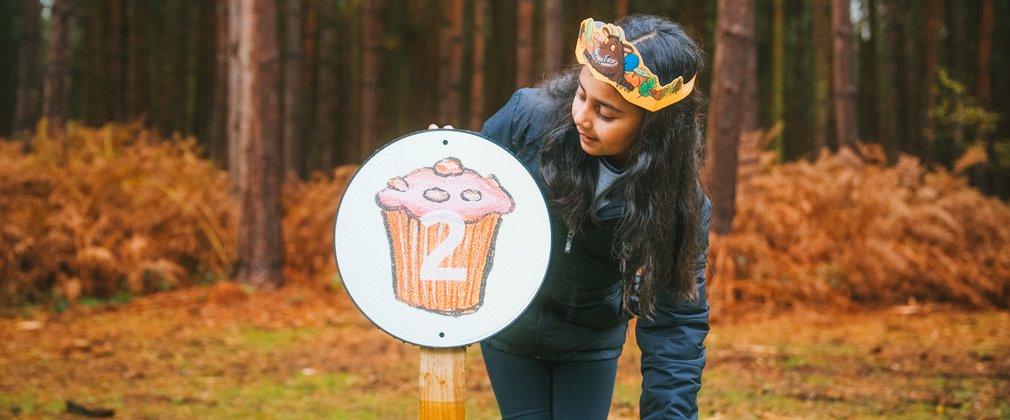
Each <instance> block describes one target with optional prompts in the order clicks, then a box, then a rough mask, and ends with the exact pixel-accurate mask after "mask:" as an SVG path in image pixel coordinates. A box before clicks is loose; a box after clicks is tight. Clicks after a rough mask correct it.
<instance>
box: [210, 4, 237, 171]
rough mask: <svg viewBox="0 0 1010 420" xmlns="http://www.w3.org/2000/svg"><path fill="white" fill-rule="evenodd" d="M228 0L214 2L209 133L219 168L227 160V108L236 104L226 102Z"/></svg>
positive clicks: (223, 166) (225, 165)
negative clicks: (212, 84) (212, 71)
mask: <svg viewBox="0 0 1010 420" xmlns="http://www.w3.org/2000/svg"><path fill="white" fill-rule="evenodd" d="M229 3H230V2H228V1H223V0H222V1H218V2H216V3H214V14H215V21H216V23H217V24H216V25H215V28H214V30H215V37H214V58H215V59H214V98H213V102H212V107H213V111H212V112H213V114H214V115H213V117H212V121H211V124H212V125H213V128H212V133H213V134H211V144H212V145H211V148H210V150H211V157H212V158H213V159H214V163H215V164H217V166H218V167H219V168H226V167H228V165H230V162H228V109H229V108H231V107H233V106H236V104H229V103H228V84H229V83H228V82H229V79H228V57H229V55H228V46H229V45H228V22H229V19H228V6H229Z"/></svg>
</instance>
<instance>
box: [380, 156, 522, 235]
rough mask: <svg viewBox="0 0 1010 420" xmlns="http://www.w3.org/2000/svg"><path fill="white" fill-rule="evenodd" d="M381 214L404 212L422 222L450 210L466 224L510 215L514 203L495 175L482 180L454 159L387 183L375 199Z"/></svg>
mask: <svg viewBox="0 0 1010 420" xmlns="http://www.w3.org/2000/svg"><path fill="white" fill-rule="evenodd" d="M375 198H376V201H378V203H379V206H380V207H382V209H383V210H387V211H395V210H404V211H406V212H407V213H409V214H410V215H411V216H414V217H416V218H421V217H423V216H424V215H426V214H428V212H430V211H432V210H440V209H444V210H452V211H455V212H456V213H459V215H460V216H462V217H463V220H464V221H466V222H474V221H477V220H480V219H482V218H484V217H485V216H487V215H489V214H493V213H498V214H505V213H510V212H512V209H513V208H514V206H515V202H514V201H512V196H511V195H509V193H508V191H505V189H504V188H502V186H501V184H499V183H498V179H497V178H495V177H494V175H491V176H488V177H484V176H481V175H480V174H479V173H477V172H475V171H474V170H472V169H467V168H464V167H463V164H462V163H461V162H460V161H459V159H456V158H454V157H447V158H445V159H442V160H440V161H438V162H435V164H434V165H433V166H432V167H426V168H420V169H415V170H414V171H412V172H411V173H409V174H407V176H404V177H395V178H392V179H390V180H389V182H388V183H387V184H386V188H385V189H383V190H382V191H379V193H378V194H377V195H376V196H375Z"/></svg>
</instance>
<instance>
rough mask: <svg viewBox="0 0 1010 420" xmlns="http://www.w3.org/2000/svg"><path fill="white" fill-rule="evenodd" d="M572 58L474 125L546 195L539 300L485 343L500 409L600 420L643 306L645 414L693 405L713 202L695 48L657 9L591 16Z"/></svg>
mask: <svg viewBox="0 0 1010 420" xmlns="http://www.w3.org/2000/svg"><path fill="white" fill-rule="evenodd" d="M576 58H577V59H578V61H579V63H580V64H578V65H574V66H573V67H571V68H569V69H568V70H566V71H564V72H562V73H561V74H559V75H557V76H556V77H554V78H552V79H550V80H547V81H546V82H544V83H543V84H542V86H541V87H539V88H532V89H530V88H527V89H520V90H519V91H517V92H516V93H515V94H514V95H513V96H512V99H511V100H509V102H508V103H507V104H506V105H505V106H504V107H503V108H502V109H501V110H499V111H498V112H497V113H496V114H495V115H494V116H492V117H491V118H490V119H489V120H488V121H487V122H486V123H485V124H484V127H483V129H482V130H481V132H482V134H484V135H485V136H488V137H490V138H492V139H494V140H495V141H496V142H498V143H500V144H501V145H503V146H505V147H507V148H508V149H510V150H512V151H513V153H515V154H516V156H517V157H518V158H519V159H520V160H521V161H522V162H523V164H524V165H526V167H527V168H528V169H529V170H530V172H531V173H532V174H533V175H534V177H535V178H537V181H538V182H539V183H540V186H541V188H542V189H543V190H544V191H545V193H546V194H547V196H548V197H550V206H549V207H550V209H551V213H552V218H553V220H552V222H553V230H554V231H553V237H554V249H553V250H552V254H551V268H550V270H549V273H548V275H547V278H546V280H545V281H544V284H543V286H542V288H541V290H540V292H539V294H538V296H537V298H536V299H535V300H534V302H533V303H532V304H531V305H530V307H529V308H528V309H527V310H526V312H525V313H524V314H523V315H522V316H521V317H520V318H519V319H518V320H517V321H516V322H515V323H513V324H512V325H511V326H509V327H508V328H506V329H505V330H504V331H502V332H501V333H499V334H497V335H495V336H493V337H491V338H489V339H487V340H485V341H484V342H482V343H481V351H482V353H483V355H484V361H485V364H486V366H487V370H488V375H489V376H490V379H491V385H492V388H493V389H494V393H495V397H496V398H497V400H498V405H499V408H500V409H501V414H502V417H504V418H506V419H513V418H523V419H550V418H555V419H604V418H606V417H607V414H608V411H609V409H610V400H611V397H612V395H613V389H614V380H615V377H616V374H617V358H618V356H620V354H621V349H622V347H623V344H624V341H625V337H626V332H627V328H628V320H629V319H630V318H631V317H632V316H638V321H637V325H636V331H635V336H636V338H637V341H638V345H639V347H640V348H641V351H642V366H641V369H642V375H643V377H644V379H643V381H642V397H641V404H640V410H641V416H642V418H664V419H667V418H692V417H697V410H698V407H697V398H696V396H697V392H698V390H699V388H700V387H701V370H702V368H703V367H704V365H705V346H704V340H705V336H706V335H707V333H708V304H707V303H706V300H705V258H706V255H707V251H708V227H709V211H710V204H709V201H708V198H707V197H705V195H704V193H703V192H702V191H701V189H700V187H699V183H698V169H699V168H698V166H699V159H700V151H701V130H702V129H701V113H702V110H703V104H704V100H703V97H702V95H701V94H700V92H693V93H692V90H693V86H694V76H695V75H696V74H698V73H699V72H700V71H701V70H702V66H703V53H702V50H701V49H700V48H699V47H698V45H697V44H696V43H695V42H694V41H693V40H692V39H691V38H690V37H689V36H688V35H687V34H686V33H685V31H684V29H683V28H682V27H681V26H679V25H677V24H675V23H673V22H671V21H669V20H666V19H663V18H660V17H654V16H632V17H628V18H625V19H623V20H621V21H618V22H617V24H616V25H611V24H604V23H602V22H596V21H593V20H592V19H587V20H586V21H584V22H583V24H582V27H581V31H580V34H579V38H578V40H577V42H576Z"/></svg>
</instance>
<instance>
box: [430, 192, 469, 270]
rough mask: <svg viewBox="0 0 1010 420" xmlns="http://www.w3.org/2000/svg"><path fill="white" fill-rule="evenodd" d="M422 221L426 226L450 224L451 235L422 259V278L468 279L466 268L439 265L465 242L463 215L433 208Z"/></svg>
mask: <svg viewBox="0 0 1010 420" xmlns="http://www.w3.org/2000/svg"><path fill="white" fill-rule="evenodd" d="M420 221H421V225H422V226H424V227H428V226H431V225H434V224H437V223H445V224H446V225H448V226H449V236H448V237H447V238H445V240H444V241H442V243H440V244H438V246H436V247H435V249H433V250H431V252H430V253H429V254H428V255H427V256H426V257H424V259H423V260H422V261H421V280H450V281H463V280H466V268H463V267H439V265H441V264H442V261H443V260H445V259H446V258H447V257H449V255H450V254H452V251H453V250H455V249H456V247H457V246H459V244H460V242H463V232H465V230H466V225H465V224H464V222H463V216H460V215H459V213H456V212H454V211H451V210H433V211H430V212H428V214H426V215H424V216H423V217H421V220H420Z"/></svg>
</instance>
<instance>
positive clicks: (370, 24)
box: [0, 0, 1010, 197]
mask: <svg viewBox="0 0 1010 420" xmlns="http://www.w3.org/2000/svg"><path fill="white" fill-rule="evenodd" d="M62 3H63V2H62V1H54V2H50V3H42V4H43V5H44V6H43V7H42V8H41V16H39V15H40V12H39V8H38V5H39V3H38V2H34V1H32V0H21V1H11V2H3V4H2V5H0V24H2V27H3V30H2V31H0V60H3V63H2V65H0V135H4V136H7V135H15V133H16V132H22V133H23V131H20V130H31V129H32V127H33V126H34V124H33V123H31V122H30V121H32V120H33V116H38V115H41V114H42V109H41V107H42V103H41V102H43V101H42V100H40V101H38V102H33V100H32V92H42V91H43V88H42V85H43V84H44V82H43V80H42V79H43V78H42V77H39V76H41V75H45V74H47V73H46V72H47V71H49V69H48V68H45V69H43V68H39V67H38V66H36V67H35V70H34V71H33V70H32V68H33V67H32V66H33V64H32V63H33V62H34V63H38V64H39V65H43V66H45V62H46V61H47V60H46V59H44V57H46V56H47V55H46V54H50V53H53V52H54V51H53V50H57V51H58V52H59V53H65V54H67V57H68V58H67V60H68V64H67V65H68V71H69V73H67V74H69V84H68V85H67V86H66V93H65V94H66V95H67V97H68V98H69V99H68V101H69V102H68V106H67V110H66V114H67V117H68V118H70V119H75V120H80V121H83V122H85V123H87V124H91V125H94V124H100V123H102V122H105V121H109V120H119V119H135V118H139V119H141V120H142V121H143V122H144V123H145V124H147V125H148V126H150V127H152V128H156V129H158V130H160V131H162V132H164V133H172V132H179V133H181V134H184V135H195V136H196V137H197V138H198V139H199V141H200V143H201V145H202V146H203V147H204V151H205V153H207V155H208V156H211V157H213V158H214V159H215V161H216V162H217V163H218V164H221V165H229V160H230V159H229V157H228V156H227V153H226V150H228V148H227V138H229V136H228V135H227V133H228V127H229V126H231V125H232V123H230V122H229V121H228V112H227V111H226V109H225V108H227V107H228V106H229V104H233V103H234V101H229V100H228V99H229V97H230V96H231V95H233V94H232V93H231V91H232V90H233V89H232V86H231V84H230V82H229V81H228V79H227V78H226V77H225V76H224V75H225V74H227V73H225V71H226V68H227V67H228V66H230V65H234V62H233V60H232V61H229V60H228V57H230V56H232V55H233V52H230V51H229V50H231V49H233V48H234V47H235V44H234V42H230V41H229V39H228V34H229V33H230V31H231V29H230V28H229V27H228V26H229V23H233V22H228V20H227V19H225V18H224V16H227V14H226V13H225V12H224V11H223V10H222V9H223V8H226V6H227V5H232V4H234V2H229V1H224V2H217V3H216V5H215V7H209V6H208V5H207V4H206V3H205V2H199V1H193V0H164V1H154V0H131V1H126V0H110V1H98V0H78V7H77V8H75V9H74V10H75V13H74V14H73V16H72V17H69V16H68V18H69V20H68V22H66V23H67V25H68V26H69V27H70V28H71V29H70V30H71V32H70V33H68V34H67V35H68V37H69V38H67V39H68V43H67V44H66V46H65V47H61V48H55V49H54V48H51V46H52V45H53V43H55V42H59V39H57V38H53V37H52V35H51V34H53V30H54V28H53V27H54V26H59V25H58V20H57V19H56V18H57V17H59V16H63V15H61V14H60V13H58V12H59V10H58V9H59V7H62V6H61V5H62ZM278 4H283V5H284V6H283V8H282V9H281V10H279V11H278V12H279V13H278V14H277V16H276V17H275V19H276V20H277V22H275V26H276V27H277V28H278V30H277V33H276V34H275V36H276V37H277V39H278V41H279V42H280V44H279V46H280V51H279V53H278V54H280V57H282V61H283V64H282V66H281V71H280V76H281V77H282V79H280V81H279V82H278V84H277V85H276V87H275V88H274V89H276V90H277V91H278V95H279V98H281V100H280V101H279V106H280V108H281V111H279V112H282V114H280V115H282V118H280V119H279V125H278V127H277V136H279V138H281V139H282V140H281V144H282V145H283V147H282V149H281V151H280V154H281V156H283V159H285V160H284V161H283V162H284V166H285V168H288V170H291V172H292V173H298V174H299V175H301V176H305V175H306V174H307V173H308V172H309V171H314V170H322V171H324V172H329V171H330V170H331V168H333V167H334V166H335V165H338V164H341V163H351V162H360V161H361V160H363V159H364V158H365V157H367V155H368V154H369V153H370V152H371V151H372V150H374V148H376V147H379V146H381V145H382V144H383V143H385V142H387V141H389V140H391V139H393V138H395V137H398V136H399V135H402V134H404V133H407V132H410V131H413V130H416V129H422V128H424V127H425V126H427V124H428V123H429V122H435V121H438V122H442V123H449V122H455V123H456V125H457V126H459V127H460V128H467V129H471V130H476V129H479V128H480V127H479V124H480V122H481V121H482V120H483V119H484V118H486V117H487V116H489V115H490V114H491V113H493V112H494V111H495V110H497V108H498V107H499V106H500V105H501V104H503V103H504V102H505V100H507V98H508V96H509V95H510V94H511V93H512V91H513V90H514V89H515V88H516V87H517V86H526V85H529V84H532V83H536V82H537V81H538V80H541V79H542V78H543V77H544V75H545V74H548V73H550V72H553V71H555V70H556V69H557V68H559V66H561V65H566V64H568V63H570V62H572V57H571V56H570V55H571V52H570V50H571V46H570V43H571V38H572V37H574V32H575V31H576V30H577V29H576V28H577V26H578V22H579V21H581V20H582V19H583V18H585V17H589V16H591V17H594V18H597V19H600V20H607V21H612V20H614V19H615V18H616V17H617V16H618V15H622V14H625V13H652V14H661V15H666V16H670V17H672V18H673V19H675V20H678V21H679V22H681V23H683V24H684V25H686V26H687V27H688V28H690V29H691V30H692V31H693V33H694V34H695V35H696V36H697V38H698V39H700V40H701V41H702V43H703V44H704V45H705V48H706V51H707V52H708V53H709V57H710V60H711V58H712V57H714V55H713V53H714V51H715V50H714V46H715V42H714V35H715V33H716V32H715V22H716V19H715V17H716V13H717V11H716V7H715V6H716V1H715V0H710V1H695V0H657V1H648V2H646V1H620V2H614V1H610V0H587V1H578V2H576V1H575V0H515V1H490V2H489V1H486V0H481V1H465V0H445V1H438V0H374V1H367V0H300V1H292V2H280V3H278ZM832 6H834V10H836V11H838V12H840V11H842V10H848V11H849V12H850V13H851V16H850V22H851V34H849V32H846V31H845V30H844V28H843V27H839V26H838V24H840V23H843V22H844V19H842V20H837V21H833V20H832V18H831V17H832V16H833V15H836V16H839V17H841V16H840V14H839V13H833V12H832ZM1007 15H1010V0H971V1H958V0H928V1H922V2H920V1H913V0H816V1H803V0H774V1H763V2H757V5H756V9H755V18H756V28H755V36H756V41H757V48H758V58H757V71H758V76H757V79H756V81H757V93H758V105H757V109H758V122H757V126H758V127H762V128H765V129H767V128H770V127H772V126H773V125H775V123H776V122H780V121H781V122H782V123H783V124H784V126H783V129H782V131H781V135H780V136H775V138H774V140H772V142H771V143H770V144H769V145H768V147H769V148H771V149H774V150H776V151H777V152H778V153H779V157H780V158H782V159H784V160H792V159H799V158H810V157H813V156H815V155H816V154H817V153H818V152H819V150H820V148H821V147H829V148H837V147H838V146H839V145H840V144H844V143H847V142H849V141H851V139H852V138H855V139H858V140H859V141H862V142H865V143H878V144H881V145H882V146H883V147H884V149H885V150H886V151H887V154H888V158H889V159H890V160H891V161H894V160H895V159H897V157H898V156H899V154H900V153H909V154H913V155H916V156H918V157H920V158H922V159H923V161H924V162H927V163H931V164H936V165H945V166H948V167H953V166H952V165H953V163H954V162H955V161H956V160H957V158H958V157H959V156H961V155H962V154H963V153H964V152H965V151H966V150H968V149H969V148H972V147H976V148H977V149H978V150H984V151H985V152H986V158H985V159H983V160H982V161H980V162H979V163H977V164H976V165H975V167H973V168H972V170H970V171H968V172H967V173H968V175H969V176H970V178H971V180H972V182H973V183H974V184H975V185H977V186H979V187H980V188H981V189H983V190H985V191H987V192H990V193H998V194H1000V195H1002V196H1004V197H1007V196H1010V182H1008V181H1007V180H1008V179H1010V169H1008V168H1010V122H1008V120H1007V118H1005V116H1006V115H1010V95H1008V94H1007V93H1010V79H1008V78H999V77H994V75H998V74H1004V73H1006V71H1007V67H1008V65H1010V50H1007V49H1001V48H998V45H996V46H994V45H993V40H994V39H996V40H998V39H1004V38H1006V37H1007V36H1010V20H1005V19H997V17H998V16H1007ZM36 23H39V25H38V26H37V27H38V30H37V33H38V34H42V36H41V38H40V37H39V36H38V35H32V34H33V33H36V32H35V31H36V30H35V29H33V25H35V24H36ZM846 39H848V40H849V41H851V52H846V51H845V50H842V51H835V49H834V46H838V47H841V48H846V47H845V43H844V42H842V41H845V40H846ZM32 51H35V54H36V58H34V59H33V58H32ZM845 58H848V59H849V60H851V62H850V64H845V63H843V62H842V59H845ZM839 65H840V66H842V67H845V68H850V69H851V71H852V73H851V78H849V79H847V80H848V81H846V80H836V79H837V78H838V77H844V74H839V73H838V70H837V68H836V66H839ZM45 67H48V66H45ZM709 68H712V67H711V66H709ZM940 69H944V70H946V71H947V74H948V76H949V78H950V79H951V80H952V81H954V82H956V83H957V84H959V85H960V86H963V87H965V89H964V90H963V92H961V93H958V94H957V95H959V97H958V98H955V99H956V100H954V103H955V105H956V104H964V103H968V102H966V101H970V99H969V98H975V99H977V100H976V101H975V102H973V103H977V105H978V107H980V108H979V109H982V110H985V111H987V112H995V113H996V114H998V115H1001V116H1004V118H1000V119H999V120H998V121H996V122H994V124H991V125H989V126H979V125H973V124H971V123H970V121H963V122H961V123H958V122H953V123H947V124H948V125H949V127H948V126H941V125H938V124H940V123H941V120H942V118H941V117H938V116H936V114H937V113H938V112H945V111H943V110H941V109H939V108H940V107H941V106H943V104H944V103H950V102H949V101H948V102H944V98H943V97H942V95H944V94H945V92H949V91H944V90H943V89H942V88H941V87H940V79H939V78H938V76H937V75H938V72H939V70H940ZM33 75H35V76H33ZM711 83H712V74H711V73H710V72H705V73H703V74H701V75H700V77H699V85H700V86H699V87H700V90H701V91H704V92H708V91H709V85H710V84H711ZM839 83H840V84H839ZM853 87H854V89H855V91H854V92H853V90H852V89H853ZM1001 93H1002V94H1001ZM843 99H844V101H843V102H844V103H853V102H854V103H855V107H854V108H855V109H852V108H853V107H851V106H845V107H844V109H843V108H839V107H838V106H837V105H836V104H834V102H835V101H838V100H843ZM955 108H956V106H955ZM952 109H954V108H952ZM838 110H842V113H841V114H839V113H838V112H839V111H838ZM850 114H854V115H855V117H851V116H850ZM951 115H954V117H953V118H955V119H958V118H959V119H961V120H964V119H965V118H969V117H967V116H965V115H964V113H961V114H958V113H953V114H951ZM853 118H854V120H855V123H854V124H855V125H853V122H852V119H853ZM973 127H974V128H973ZM980 127H981V128H980ZM233 129H234V128H233ZM853 133H856V134H853ZM16 135H23V134H16ZM229 166H233V165H229Z"/></svg>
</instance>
